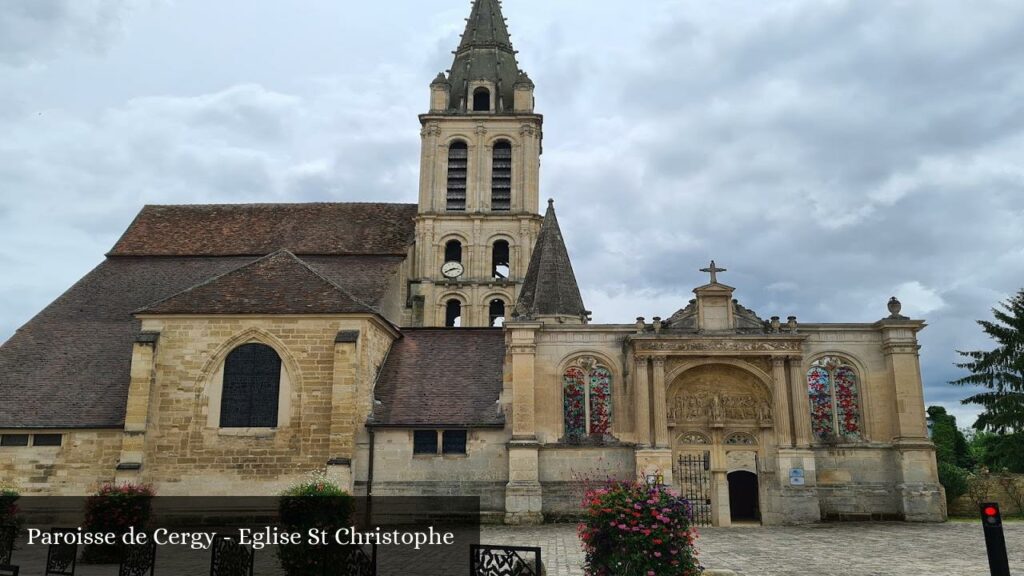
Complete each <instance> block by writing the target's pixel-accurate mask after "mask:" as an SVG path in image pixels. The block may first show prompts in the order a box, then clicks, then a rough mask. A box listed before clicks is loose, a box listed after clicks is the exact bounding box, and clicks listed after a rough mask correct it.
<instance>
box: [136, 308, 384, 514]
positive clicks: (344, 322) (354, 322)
mask: <svg viewBox="0 0 1024 576" xmlns="http://www.w3.org/2000/svg"><path fill="white" fill-rule="evenodd" d="M143 328H144V330H155V331H159V332H160V339H159V342H158V344H157V348H156V357H155V362H154V384H153V386H152V391H151V393H150V398H149V411H148V422H147V424H146V432H145V441H144V450H143V452H144V458H143V463H142V470H141V472H140V473H138V474H137V478H138V479H139V480H141V481H144V482H149V483H152V484H153V485H154V486H155V487H156V489H157V492H158V493H160V494H164V495H184V494H196V493H201V494H207V495H228V494H231V495H237V494H243V495H265V494H274V493H277V492H280V491H281V490H283V489H284V488H286V487H287V486H289V485H291V484H294V483H295V482H297V481H300V480H301V479H303V478H304V477H306V476H308V475H309V474H310V473H311V472H313V471H316V470H322V469H324V468H325V467H326V465H327V462H328V460H331V459H336V458H351V457H352V455H353V453H354V447H355V435H356V428H357V427H361V423H362V422H364V421H365V418H366V414H367V413H368V411H369V408H370V404H369V402H370V400H369V397H368V396H369V395H368V391H369V390H370V388H371V382H372V380H373V379H374V378H375V377H376V371H377V370H378V369H379V367H380V365H381V364H382V362H383V358H384V356H385V354H386V352H387V349H388V347H389V345H390V340H389V336H388V335H387V333H386V331H384V330H381V329H380V328H379V327H378V326H377V324H376V322H375V321H374V320H371V319H369V318H338V317H260V318H233V317H208V318H160V319H155V318H154V319H146V321H145V323H144V326H143ZM343 330H346V331H347V330H353V331H359V332H360V338H359V340H358V342H357V343H356V344H336V343H335V337H336V336H337V334H338V332H339V331H343ZM251 341H256V342H261V343H264V344H267V345H270V346H272V347H273V348H275V350H277V352H278V354H279V355H280V356H281V359H282V363H283V370H284V372H285V373H286V378H283V379H282V386H287V387H288V390H287V393H286V394H285V395H284V396H285V398H286V399H285V401H284V404H285V405H286V406H287V407H288V408H287V410H286V411H283V412H286V413H285V414H284V415H283V417H282V419H281V420H280V421H279V423H278V427H277V428H274V429H252V430H250V429H223V428H219V427H218V425H217V420H218V416H219V415H218V414H213V415H211V398H213V397H215V396H216V395H217V394H218V389H219V386H220V375H219V371H220V370H221V367H222V365H223V362H224V358H225V357H226V355H227V353H228V352H230V351H231V350H232V349H234V348H235V347H236V346H238V345H241V344H244V343H246V342H251ZM353 346H354V347H355V350H354V351H353V350H351V349H346V348H344V347H353ZM339 347H341V348H339ZM286 382H287V384H286ZM214 411H215V410H214ZM122 476H123V477H124V478H125V479H131V474H123V475H122Z"/></svg>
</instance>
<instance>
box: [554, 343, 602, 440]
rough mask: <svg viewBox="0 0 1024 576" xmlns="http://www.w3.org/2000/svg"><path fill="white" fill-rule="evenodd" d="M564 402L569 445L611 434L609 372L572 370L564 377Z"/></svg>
mask: <svg viewBox="0 0 1024 576" xmlns="http://www.w3.org/2000/svg"><path fill="white" fill-rule="evenodd" d="M583 364H587V363H586V362H584V363H583ZM562 402H563V412H564V414H565V440H566V441H578V440H582V439H583V438H585V437H587V436H588V435H589V436H597V437H601V436H605V435H608V434H611V431H612V373H611V370H609V369H608V368H605V367H604V366H598V365H590V366H586V365H584V366H571V367H569V369H567V370H566V371H565V374H563V376H562Z"/></svg>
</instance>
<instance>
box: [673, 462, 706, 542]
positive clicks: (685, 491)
mask: <svg viewBox="0 0 1024 576" xmlns="http://www.w3.org/2000/svg"><path fill="white" fill-rule="evenodd" d="M710 471H711V454H710V452H705V453H704V455H703V456H698V455H696V454H681V455H680V456H679V457H678V458H677V459H676V466H675V480H676V483H677V484H678V485H679V488H680V495H681V496H682V497H683V498H685V499H686V500H687V501H688V502H689V503H690V514H691V521H692V522H693V524H694V525H696V526H711V472H710Z"/></svg>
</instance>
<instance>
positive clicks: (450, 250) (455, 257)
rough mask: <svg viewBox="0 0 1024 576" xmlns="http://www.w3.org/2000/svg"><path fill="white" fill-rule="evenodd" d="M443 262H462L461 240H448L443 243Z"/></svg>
mask: <svg viewBox="0 0 1024 576" xmlns="http://www.w3.org/2000/svg"><path fill="white" fill-rule="evenodd" d="M444 261H445V262H462V242H459V241H458V240H449V241H448V242H447V243H445V245H444Z"/></svg>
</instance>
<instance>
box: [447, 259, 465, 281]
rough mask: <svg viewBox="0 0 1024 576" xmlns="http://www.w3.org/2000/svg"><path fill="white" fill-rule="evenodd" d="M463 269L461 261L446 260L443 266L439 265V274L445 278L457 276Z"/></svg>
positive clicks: (460, 274)
mask: <svg viewBox="0 0 1024 576" xmlns="http://www.w3.org/2000/svg"><path fill="white" fill-rule="evenodd" d="M465 271H466V269H465V268H463V267H462V262H446V263H445V265H444V266H441V274H444V276H445V278H458V277H459V276H462V274H463V273H464V272H465Z"/></svg>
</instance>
